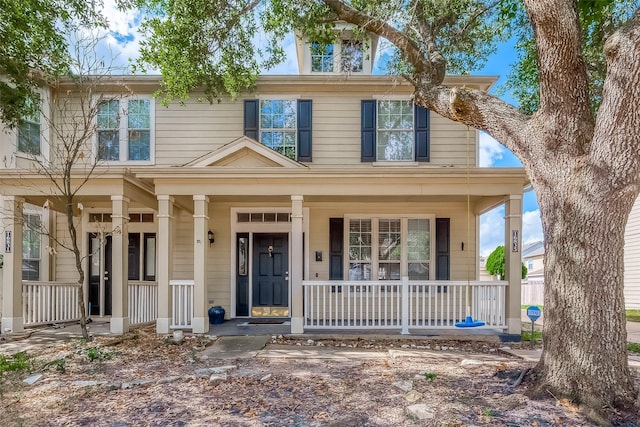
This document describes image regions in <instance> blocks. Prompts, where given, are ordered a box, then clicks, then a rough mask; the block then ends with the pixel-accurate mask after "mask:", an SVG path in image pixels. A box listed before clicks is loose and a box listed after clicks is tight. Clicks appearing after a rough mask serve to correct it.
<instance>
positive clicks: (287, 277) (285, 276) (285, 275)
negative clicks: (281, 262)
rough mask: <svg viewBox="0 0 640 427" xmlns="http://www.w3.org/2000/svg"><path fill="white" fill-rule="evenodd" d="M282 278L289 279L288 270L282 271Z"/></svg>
mask: <svg viewBox="0 0 640 427" xmlns="http://www.w3.org/2000/svg"><path fill="white" fill-rule="evenodd" d="M284 280H289V272H288V271H285V272H284Z"/></svg>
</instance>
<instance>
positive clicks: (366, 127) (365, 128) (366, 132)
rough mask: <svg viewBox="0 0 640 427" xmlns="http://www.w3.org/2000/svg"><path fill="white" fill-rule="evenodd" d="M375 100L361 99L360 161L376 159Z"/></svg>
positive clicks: (373, 160)
mask: <svg viewBox="0 0 640 427" xmlns="http://www.w3.org/2000/svg"><path fill="white" fill-rule="evenodd" d="M376 102H377V101H376V100H375V99H363V100H362V108H361V124H362V140H361V145H362V147H361V151H360V161H361V162H375V161H376Z"/></svg>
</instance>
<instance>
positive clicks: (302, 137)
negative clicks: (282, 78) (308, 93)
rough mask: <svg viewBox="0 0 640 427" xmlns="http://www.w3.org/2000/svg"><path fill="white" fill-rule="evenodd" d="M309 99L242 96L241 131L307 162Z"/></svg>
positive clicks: (309, 131)
mask: <svg viewBox="0 0 640 427" xmlns="http://www.w3.org/2000/svg"><path fill="white" fill-rule="evenodd" d="M311 107H312V102H311V100H310V99H277V98H275V99H245V101H244V134H245V135H246V136H247V137H249V138H251V139H254V140H256V141H259V142H261V143H262V144H264V145H266V146H267V147H269V148H271V149H272V150H275V151H277V152H278V153H280V154H282V155H283V156H286V157H288V158H290V159H292V160H297V161H299V162H310V161H312V157H311V139H312V138H311V136H312V126H311V124H312V120H311V119H312V108H311Z"/></svg>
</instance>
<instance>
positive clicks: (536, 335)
mask: <svg viewBox="0 0 640 427" xmlns="http://www.w3.org/2000/svg"><path fill="white" fill-rule="evenodd" d="M533 339H534V340H535V341H536V342H537V341H542V332H541V331H534V332H533ZM522 341H523V342H524V341H529V342H531V331H522Z"/></svg>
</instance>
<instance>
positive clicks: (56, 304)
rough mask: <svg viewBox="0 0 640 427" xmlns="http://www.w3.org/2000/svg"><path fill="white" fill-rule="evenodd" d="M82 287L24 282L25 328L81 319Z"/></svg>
mask: <svg viewBox="0 0 640 427" xmlns="http://www.w3.org/2000/svg"><path fill="white" fill-rule="evenodd" d="M79 289H80V285H79V284H77V283H61V282H36V281H23V282H22V317H23V319H24V325H25V326H35V325H42V324H47V323H58V322H70V321H74V320H78V319H80V310H79V309H78V294H79Z"/></svg>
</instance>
